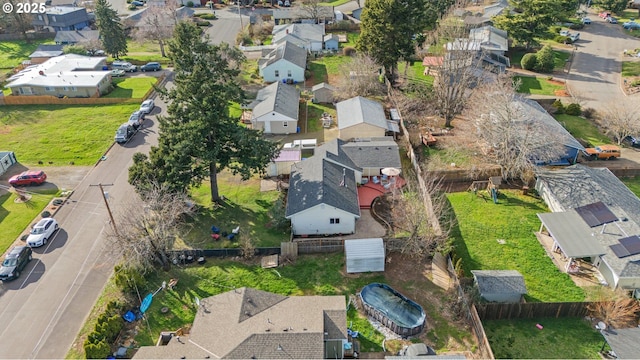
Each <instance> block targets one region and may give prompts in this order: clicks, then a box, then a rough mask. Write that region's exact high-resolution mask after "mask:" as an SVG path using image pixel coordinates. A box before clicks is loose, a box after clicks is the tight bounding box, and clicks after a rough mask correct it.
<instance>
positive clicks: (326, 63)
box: [309, 55, 351, 84]
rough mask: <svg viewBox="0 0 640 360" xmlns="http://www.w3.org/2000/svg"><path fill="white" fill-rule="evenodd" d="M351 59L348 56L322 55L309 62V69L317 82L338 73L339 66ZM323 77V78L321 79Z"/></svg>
mask: <svg viewBox="0 0 640 360" xmlns="http://www.w3.org/2000/svg"><path fill="white" fill-rule="evenodd" d="M350 61H351V57H349V56H342V55H337V56H323V57H321V58H318V59H315V60H313V61H311V62H310V63H309V70H310V71H311V72H312V73H313V77H314V79H316V81H315V82H316V84H319V83H321V82H323V81H327V79H328V78H329V77H331V76H334V77H335V76H339V75H340V67H341V66H342V65H344V64H346V63H348V62H350ZM321 79H324V80H321Z"/></svg>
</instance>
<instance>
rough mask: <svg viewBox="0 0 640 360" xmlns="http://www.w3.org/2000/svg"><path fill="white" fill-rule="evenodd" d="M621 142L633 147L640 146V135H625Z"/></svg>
mask: <svg viewBox="0 0 640 360" xmlns="http://www.w3.org/2000/svg"><path fill="white" fill-rule="evenodd" d="M622 142H623V143H625V144H627V145H629V146H632V147H634V148H640V136H631V135H629V136H627V137H625V138H624V139H623V140H622Z"/></svg>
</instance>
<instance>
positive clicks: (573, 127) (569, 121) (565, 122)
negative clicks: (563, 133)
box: [554, 114, 613, 146]
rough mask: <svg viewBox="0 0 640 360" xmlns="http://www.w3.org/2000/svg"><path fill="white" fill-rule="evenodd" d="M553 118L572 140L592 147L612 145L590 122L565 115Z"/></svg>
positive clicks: (578, 117)
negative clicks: (574, 139) (567, 132)
mask: <svg viewBox="0 0 640 360" xmlns="http://www.w3.org/2000/svg"><path fill="white" fill-rule="evenodd" d="M554 117H555V118H556V120H558V122H559V123H560V124H562V126H564V127H565V129H567V131H569V133H570V134H571V135H573V137H574V138H576V139H578V140H580V141H582V142H583V143H586V144H591V145H592V146H597V145H602V144H612V143H613V142H612V141H611V139H609V138H608V137H607V136H605V135H603V134H602V133H601V132H600V130H599V129H598V127H597V126H596V125H595V124H594V123H593V122H592V121H591V120H588V119H585V118H582V117H580V116H573V115H567V114H556V115H554Z"/></svg>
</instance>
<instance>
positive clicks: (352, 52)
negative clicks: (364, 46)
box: [342, 46, 356, 56]
mask: <svg viewBox="0 0 640 360" xmlns="http://www.w3.org/2000/svg"><path fill="white" fill-rule="evenodd" d="M342 51H343V54H344V55H345V56H355V55H356V48H354V47H353V46H346V47H345V48H344V49H343V50H342Z"/></svg>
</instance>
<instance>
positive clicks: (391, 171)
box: [382, 168, 400, 176]
mask: <svg viewBox="0 0 640 360" xmlns="http://www.w3.org/2000/svg"><path fill="white" fill-rule="evenodd" d="M382 174H384V175H387V176H398V175H400V169H396V168H384V169H382Z"/></svg>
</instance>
